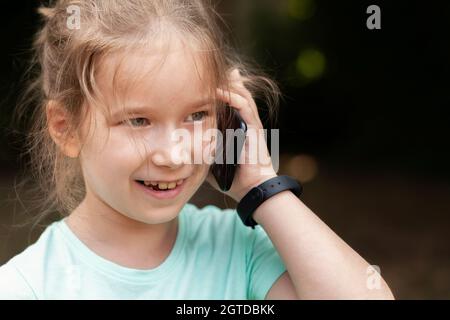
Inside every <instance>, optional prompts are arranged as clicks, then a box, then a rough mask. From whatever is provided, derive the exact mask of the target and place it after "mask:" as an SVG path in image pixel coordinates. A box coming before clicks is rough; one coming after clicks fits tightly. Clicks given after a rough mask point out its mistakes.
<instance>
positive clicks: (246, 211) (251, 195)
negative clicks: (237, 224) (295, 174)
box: [237, 176, 303, 229]
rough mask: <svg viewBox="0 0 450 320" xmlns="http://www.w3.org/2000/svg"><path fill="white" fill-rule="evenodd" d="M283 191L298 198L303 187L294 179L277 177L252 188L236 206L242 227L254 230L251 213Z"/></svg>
mask: <svg viewBox="0 0 450 320" xmlns="http://www.w3.org/2000/svg"><path fill="white" fill-rule="evenodd" d="M285 190H291V191H292V192H293V193H294V194H295V195H296V196H297V197H300V195H301V194H302V191H303V187H302V185H301V184H300V182H299V181H297V180H295V179H294V178H291V177H289V176H277V177H274V178H271V179H269V180H267V181H264V182H263V183H261V184H260V185H258V186H256V187H254V188H252V189H251V190H250V191H249V192H248V193H247V194H246V195H245V196H244V197H243V198H242V199H241V201H240V202H239V203H238V206H237V212H238V214H239V217H240V218H241V220H242V222H243V223H244V225H246V226H249V227H252V228H253V229H254V228H255V226H256V225H257V224H258V223H257V222H256V221H255V220H254V219H253V218H252V215H253V212H255V210H256V209H257V208H258V207H259V206H260V205H261V203H263V202H264V201H266V200H267V199H269V198H270V197H272V196H274V195H276V194H277V193H280V192H282V191H285Z"/></svg>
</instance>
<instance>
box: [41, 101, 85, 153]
mask: <svg viewBox="0 0 450 320" xmlns="http://www.w3.org/2000/svg"><path fill="white" fill-rule="evenodd" d="M46 115H47V124H48V130H49V133H50V136H51V138H52V140H53V141H54V142H55V143H56V145H57V146H58V147H59V148H60V149H61V151H62V152H63V153H64V154H65V155H66V156H68V157H70V158H77V157H78V155H79V153H80V148H79V141H78V138H77V136H76V135H74V134H67V130H68V129H69V126H68V123H69V117H68V114H67V112H66V111H65V110H64V108H63V107H62V106H61V105H60V104H58V103H57V102H55V101H53V100H51V101H49V103H48V104H47V106H46Z"/></svg>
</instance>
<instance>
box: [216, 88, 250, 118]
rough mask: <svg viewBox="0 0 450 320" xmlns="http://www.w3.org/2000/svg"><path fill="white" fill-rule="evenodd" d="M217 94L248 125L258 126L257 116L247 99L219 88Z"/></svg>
mask: <svg viewBox="0 0 450 320" xmlns="http://www.w3.org/2000/svg"><path fill="white" fill-rule="evenodd" d="M217 94H218V96H219V98H221V99H222V100H223V101H224V102H226V103H228V104H229V105H230V107H233V108H235V109H237V110H238V111H239V114H240V115H241V117H242V119H243V120H244V121H245V123H247V125H257V124H258V119H256V118H255V114H254V112H253V110H252V108H251V107H250V105H249V102H248V101H247V99H246V98H244V97H242V96H241V95H239V94H237V93H234V92H231V91H224V90H222V89H219V88H217Z"/></svg>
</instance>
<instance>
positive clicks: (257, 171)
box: [206, 69, 277, 202]
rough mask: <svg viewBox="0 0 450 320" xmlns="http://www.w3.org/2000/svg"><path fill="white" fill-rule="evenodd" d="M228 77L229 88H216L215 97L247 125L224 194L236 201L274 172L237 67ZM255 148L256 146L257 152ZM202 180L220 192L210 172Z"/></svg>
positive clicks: (261, 129) (272, 175)
mask: <svg viewBox="0 0 450 320" xmlns="http://www.w3.org/2000/svg"><path fill="white" fill-rule="evenodd" d="M230 80H231V89H230V91H225V90H223V89H220V88H217V96H218V98H219V99H221V100H223V101H224V102H225V103H227V104H228V105H229V106H230V107H232V108H235V109H236V110H237V111H238V112H239V115H240V116H241V117H242V119H243V120H244V121H245V123H246V124H247V138H246V140H245V144H244V147H243V150H242V153H241V158H240V161H239V162H240V164H239V166H238V169H237V171H236V175H235V177H234V180H233V184H232V186H231V188H230V190H228V191H227V192H224V193H225V194H227V195H228V196H230V197H231V198H233V199H234V200H235V201H236V202H239V201H241V199H242V198H243V197H244V196H245V194H246V193H247V192H248V191H250V190H251V189H252V188H253V187H255V186H257V185H259V184H260V183H262V182H264V181H266V180H268V179H270V178H273V177H276V176H277V174H276V172H275V170H274V169H273V165H272V159H271V158H270V154H269V150H268V148H267V144H266V142H265V138H264V131H263V125H262V122H261V119H260V118H259V114H258V108H257V106H256V103H255V101H254V99H253V97H252V95H251V93H250V92H249V91H248V90H247V88H246V87H245V86H244V82H243V80H244V78H243V77H242V76H241V74H240V72H239V70H238V69H235V70H233V72H231V74H230ZM251 134H254V136H255V137H257V139H253V140H256V141H253V140H251V139H249V135H251ZM250 148H252V150H251V149H250ZM258 148H259V149H260V151H259V152H258ZM252 155H255V156H256V159H253V158H252ZM250 160H251V161H250ZM206 181H208V183H209V184H210V185H211V186H213V187H214V188H215V189H216V190H219V191H221V192H223V191H222V190H220V188H219V186H218V184H217V182H216V180H215V178H214V176H213V175H212V174H211V172H210V173H209V174H208V177H207V178H206Z"/></svg>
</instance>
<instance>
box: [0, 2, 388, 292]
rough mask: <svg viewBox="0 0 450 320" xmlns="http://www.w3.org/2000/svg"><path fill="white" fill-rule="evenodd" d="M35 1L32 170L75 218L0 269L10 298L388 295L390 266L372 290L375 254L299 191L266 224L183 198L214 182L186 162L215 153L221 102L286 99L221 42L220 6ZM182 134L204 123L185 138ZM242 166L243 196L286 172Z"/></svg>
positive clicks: (248, 112) (260, 213)
mask: <svg viewBox="0 0 450 320" xmlns="http://www.w3.org/2000/svg"><path fill="white" fill-rule="evenodd" d="M39 12H40V13H41V14H42V15H43V17H44V24H43V27H42V29H41V30H40V31H39V33H38V34H37V36H36V40H35V43H34V45H35V53H36V55H35V62H34V63H35V65H36V66H37V67H39V68H38V71H39V72H38V73H37V77H36V80H35V82H34V83H33V84H32V86H31V87H30V88H31V91H30V92H31V93H32V96H31V97H32V98H33V99H32V101H34V102H36V103H37V104H36V105H37V106H38V108H37V109H36V110H33V117H32V118H31V119H32V127H31V131H30V133H29V145H28V146H29V152H30V156H31V161H32V162H31V164H30V167H31V168H32V173H33V174H34V176H35V177H36V178H37V180H38V181H39V182H40V185H41V188H42V191H44V192H45V193H44V194H45V197H46V202H45V203H44V205H45V206H46V207H47V208H48V209H47V210H44V211H43V213H47V212H50V211H52V210H55V209H56V210H57V211H58V212H60V213H62V214H64V215H65V216H66V217H65V218H63V219H61V220H59V221H57V222H54V223H53V224H51V225H50V226H48V227H47V228H46V230H45V231H44V233H43V234H42V235H41V236H40V238H39V239H38V240H37V242H36V243H35V244H33V245H31V246H30V247H28V248H27V249H26V250H24V251H23V252H22V253H20V254H19V255H17V256H15V257H13V258H12V259H11V260H10V261H9V262H7V263H6V264H5V265H4V266H2V267H1V268H0V296H1V297H2V298H9V299H14V298H18V299H68V298H75V299H91V298H105V299H305V298H307V299H308V298H325V299H328V298H356V299H361V298H369V299H372V298H377V299H378V298H381V299H385V298H388V299H389V298H392V294H391V292H390V290H389V288H388V286H387V285H386V283H385V282H384V281H383V280H382V279H381V278H380V286H379V287H378V288H377V290H370V288H368V287H367V285H366V283H367V279H366V277H367V276H366V271H367V268H368V267H369V266H368V264H367V262H366V261H365V260H364V259H362V258H361V257H360V256H359V255H358V254H357V253H356V252H355V251H353V250H352V249H351V248H350V247H349V246H348V245H346V244H345V243H344V242H343V241H342V240H341V239H340V238H339V237H338V236H337V235H336V234H334V233H333V232H332V231H331V230H330V229H329V228H328V227H327V226H326V225H325V224H324V223H323V222H322V221H321V220H320V219H319V218H318V217H317V216H316V215H314V214H313V213H312V212H311V211H310V210H309V209H308V208H307V207H306V206H305V205H304V204H303V203H302V202H301V201H300V200H299V199H298V198H297V197H296V196H295V195H294V194H293V193H292V192H291V191H289V190H286V191H283V192H280V193H278V194H277V195H275V196H273V197H271V198H270V199H267V200H266V201H265V202H263V203H262V204H261V205H260V206H259V207H258V208H257V209H256V211H255V212H254V213H253V219H254V221H256V222H257V223H258V225H257V226H256V228H248V227H247V226H246V225H244V224H243V223H242V221H241V220H240V219H239V216H238V215H237V213H236V210H234V209H225V210H221V209H219V208H217V207H215V206H212V205H209V206H206V207H204V208H197V207H196V206H194V205H192V204H190V203H189V202H188V201H189V200H190V198H191V197H192V196H193V195H194V193H195V192H196V191H197V190H198V188H199V187H200V186H201V184H202V183H203V182H204V181H205V180H206V181H208V183H210V184H211V185H212V186H214V187H215V188H216V189H218V190H219V188H218V185H217V183H216V182H215V181H214V178H213V177H212V175H211V173H210V163H205V162H202V163H194V164H192V163H191V162H189V161H186V160H187V159H192V158H195V159H198V156H199V154H200V155H202V154H203V152H205V150H206V153H207V154H211V155H212V154H214V152H215V144H213V140H215V139H210V140H206V141H205V139H203V134H202V135H201V136H200V138H199V136H196V135H195V134H194V133H195V130H196V129H201V132H202V133H204V132H205V131H206V130H207V129H211V128H216V127H217V124H218V122H217V119H222V120H219V121H223V119H224V118H223V115H224V112H225V110H226V108H233V109H234V110H236V111H237V112H238V113H239V115H240V116H241V117H242V119H243V120H244V121H245V122H246V124H247V125H248V130H249V131H251V130H257V129H262V127H263V126H262V122H261V120H260V118H259V114H258V108H257V106H256V104H255V101H254V99H253V97H254V96H255V95H256V94H261V96H262V97H263V98H264V102H265V103H266V105H267V106H268V107H269V111H270V114H271V115H273V114H274V111H275V108H276V105H277V101H278V95H279V92H278V89H277V86H276V85H275V84H274V82H272V81H271V80H270V79H268V78H267V77H264V76H262V75H259V76H258V75H256V73H255V72H252V69H251V68H250V66H249V64H247V63H243V62H242V61H241V60H240V59H239V57H238V55H236V54H234V53H233V50H231V49H230V48H229V46H228V45H227V44H226V43H225V42H224V40H223V35H222V34H221V33H220V31H219V30H220V29H219V28H218V25H217V23H216V21H217V19H215V13H214V10H213V8H212V7H211V6H210V5H208V4H207V3H206V2H204V1H201V0H184V1H181V0H128V1H123V0H76V1H75V0H59V1H57V2H56V3H55V4H54V6H52V7H43V8H40V10H39ZM239 70H241V71H242V74H241V72H239ZM22 105H23V106H24V105H25V104H22ZM26 111H27V110H26V109H24V108H23V107H22V108H20V109H19V110H18V112H17V116H18V119H21V118H22V115H23V113H24V112H26ZM180 130H184V131H185V132H186V131H187V132H188V133H190V134H193V138H192V140H191V141H190V142H193V143H186V144H183V146H182V149H181V150H180V149H177V148H178V147H179V145H178V144H176V143H175V142H174V139H173V132H175V131H180ZM251 148H253V147H252V146H250V145H249V143H247V140H246V143H245V151H249V149H251ZM263 150H264V151H265V152H264V153H263V157H264V158H265V160H268V159H269V160H270V155H269V154H268V151H267V146H266V145H264V148H263ZM243 154H247V155H248V154H249V153H248V152H244V153H243ZM200 158H202V157H200ZM246 160H247V159H246ZM247 163H248V162H247V161H243V164H241V165H240V167H239V169H238V171H237V174H236V176H235V179H234V181H233V185H232V188H231V189H230V190H229V191H227V192H226V194H227V195H229V196H230V197H232V198H233V199H234V200H236V201H237V202H240V201H241V200H242V199H243V197H244V196H245V195H246V194H247V193H248V192H249V191H250V190H251V189H252V188H253V187H255V186H258V185H260V184H261V183H263V182H265V181H267V180H268V179H272V178H275V177H277V174H276V172H275V171H274V170H273V166H272V164H271V163H270V161H269V162H267V161H261V162H258V163H256V164H247ZM260 163H266V165H262V164H260ZM267 163H269V164H267ZM27 185H29V184H28V183H27ZM160 189H164V190H166V191H157V190H160Z"/></svg>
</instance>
